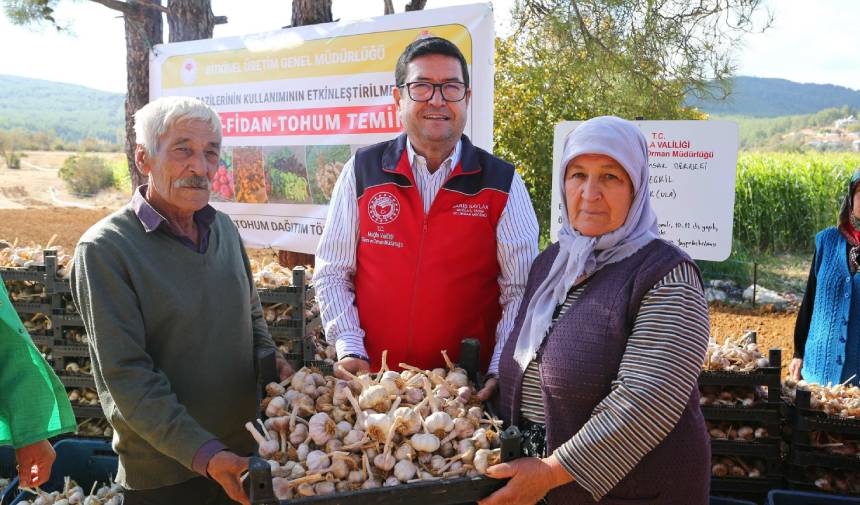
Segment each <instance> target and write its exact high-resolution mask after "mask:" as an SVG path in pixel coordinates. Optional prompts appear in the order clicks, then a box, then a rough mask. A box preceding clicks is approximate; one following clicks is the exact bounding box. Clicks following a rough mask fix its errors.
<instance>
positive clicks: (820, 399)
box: [782, 377, 860, 419]
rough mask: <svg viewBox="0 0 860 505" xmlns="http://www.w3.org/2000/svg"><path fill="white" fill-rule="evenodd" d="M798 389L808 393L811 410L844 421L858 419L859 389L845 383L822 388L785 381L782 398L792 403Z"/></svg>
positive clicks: (804, 383) (802, 381)
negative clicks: (843, 419) (840, 418)
mask: <svg viewBox="0 0 860 505" xmlns="http://www.w3.org/2000/svg"><path fill="white" fill-rule="evenodd" d="M852 378H853V377H852ZM849 380H850V379H849ZM798 388H800V389H805V390H807V391H809V393H810V399H809V406H810V408H812V409H813V410H820V411H822V412H824V413H825V414H827V415H830V416H839V417H843V418H846V419H855V418H860V387H857V386H850V385H848V384H847V381H846V383H843V384H836V385H835V386H822V385H820V384H815V383H811V382H806V381H805V380H801V381H795V380H793V379H785V382H783V384H782V396H783V397H784V398H786V399H787V400H788V401H789V402H791V403H794V399H795V396H796V394H797V389H798Z"/></svg>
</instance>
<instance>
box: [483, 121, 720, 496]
mask: <svg viewBox="0 0 860 505" xmlns="http://www.w3.org/2000/svg"><path fill="white" fill-rule="evenodd" d="M561 167H562V170H561V177H562V181H561V182H562V184H561V190H562V201H563V202H564V203H565V209H564V212H562V217H563V221H564V222H563V226H562V229H561V231H560V232H559V238H558V242H557V243H555V244H553V245H552V246H550V247H548V248H547V249H546V250H545V251H544V252H543V253H541V255H540V256H538V258H537V259H536V260H535V262H534V264H533V265H532V269H531V272H530V273H529V279H528V284H527V286H526V293H525V297H524V298H523V302H522V305H521V306H520V312H519V314H518V316H517V320H516V324H515V327H514V329H513V330H512V332H511V335H510V338H509V339H508V341H507V342H506V344H505V348H504V351H503V353H502V357H501V365H500V374H499V383H500V388H501V389H500V406H501V414H502V418H503V419H504V421H505V422H506V423H507V424H515V425H517V426H519V427H520V429H521V430H523V432H524V435H525V444H524V445H525V453H526V456H529V457H525V458H521V459H518V460H515V461H512V462H510V463H503V464H500V465H496V466H493V467H491V468H490V469H489V472H488V475H490V476H491V477H496V478H508V477H509V478H511V480H510V481H509V482H508V483H507V484H506V485H505V487H503V488H502V489H500V490H499V491H497V492H496V493H494V494H493V495H491V496H490V497H488V498H487V499H485V500H483V501H481V502H480V503H481V505H499V504H506V505H511V504H531V503H536V502H538V501H540V500H541V498H542V497H544V496H546V500H547V501H548V503H551V504H565V505H573V504H592V503H595V502H597V503H601V504H621V503H625V504H630V503H660V504H664V505H665V504H670V505H671V504H677V505H681V504H683V505H700V504H706V503H707V502H708V491H709V483H710V445H709V440H708V434H707V431H706V429H705V422H704V419H703V418H702V414H701V411H700V409H699V392H698V387H697V385H696V378H697V377H698V374H699V371H700V369H701V366H702V362H703V359H704V355H705V349H706V348H707V342H708V336H709V322H708V308H707V303H706V301H705V298H704V294H703V291H702V282H701V277H700V274H699V271H698V269H697V268H696V266H695V264H694V263H693V262H692V260H691V259H690V258H689V257H688V256H687V255H686V254H685V253H684V252H683V251H681V250H680V249H678V248H677V247H675V246H674V245H671V244H669V243H668V242H665V241H663V240H660V239H659V238H658V230H657V219H656V216H655V214H654V212H653V211H652V209H651V206H650V202H649V191H648V148H647V144H646V141H645V138H644V136H643V135H642V132H641V131H640V130H639V128H638V127H637V126H636V125H635V124H633V123H631V122H629V121H626V120H623V119H620V118H616V117H611V116H605V117H597V118H594V119H591V120H589V121H586V122H584V123H583V124H581V125H580V126H579V127H578V128H576V129H575V130H574V131H573V132H572V133H571V134H570V135H569V136H568V137H567V139H566V141H565V145H564V153H563V156H562V162H561Z"/></svg>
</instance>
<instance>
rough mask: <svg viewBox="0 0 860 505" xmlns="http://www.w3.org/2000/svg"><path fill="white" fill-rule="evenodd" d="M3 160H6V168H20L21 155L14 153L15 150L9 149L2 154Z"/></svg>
mask: <svg viewBox="0 0 860 505" xmlns="http://www.w3.org/2000/svg"><path fill="white" fill-rule="evenodd" d="M4 160H5V161H6V168H13V169H19V168H21V157H20V156H18V154H16V153H15V151H9V152H8V153H6V155H5V156H4Z"/></svg>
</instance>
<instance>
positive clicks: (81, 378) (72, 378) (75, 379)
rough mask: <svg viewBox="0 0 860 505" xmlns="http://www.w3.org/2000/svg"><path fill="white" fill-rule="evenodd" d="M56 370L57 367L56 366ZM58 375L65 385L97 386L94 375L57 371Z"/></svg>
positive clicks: (76, 386)
mask: <svg viewBox="0 0 860 505" xmlns="http://www.w3.org/2000/svg"><path fill="white" fill-rule="evenodd" d="M55 370H56V368H55ZM57 377H59V378H60V382H62V383H63V385H64V386H66V387H70V388H93V389H95V387H96V381H95V379H93V376H92V375H87V374H70V373H66V372H65V371H57Z"/></svg>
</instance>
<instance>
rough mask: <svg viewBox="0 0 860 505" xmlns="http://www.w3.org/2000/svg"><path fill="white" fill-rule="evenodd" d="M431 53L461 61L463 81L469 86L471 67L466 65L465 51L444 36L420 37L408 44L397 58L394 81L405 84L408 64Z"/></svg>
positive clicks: (400, 84)
mask: <svg viewBox="0 0 860 505" xmlns="http://www.w3.org/2000/svg"><path fill="white" fill-rule="evenodd" d="M430 54H441V55H444V56H450V57H452V58H456V59H457V61H459V62H460V68H461V69H463V82H465V83H466V87H467V88H468V87H469V68H468V67H467V66H466V58H464V57H463V53H461V52H460V49H458V48H457V46H455V45H454V44H453V43H452V42H451V41H450V40H447V39H443V38H442V37H427V38H424V39H418V40H416V41H413V42H412V43H411V44H409V45H408V46H406V49H404V50H403V54H401V55H400V58H398V59H397V67H395V69H394V81H395V83H396V84H397V87H398V88H399V87H400V86H403V84H405V83H406V66H407V65H409V63H411V62H412V60H414V59H415V58H420V57H422V56H427V55H430Z"/></svg>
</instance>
